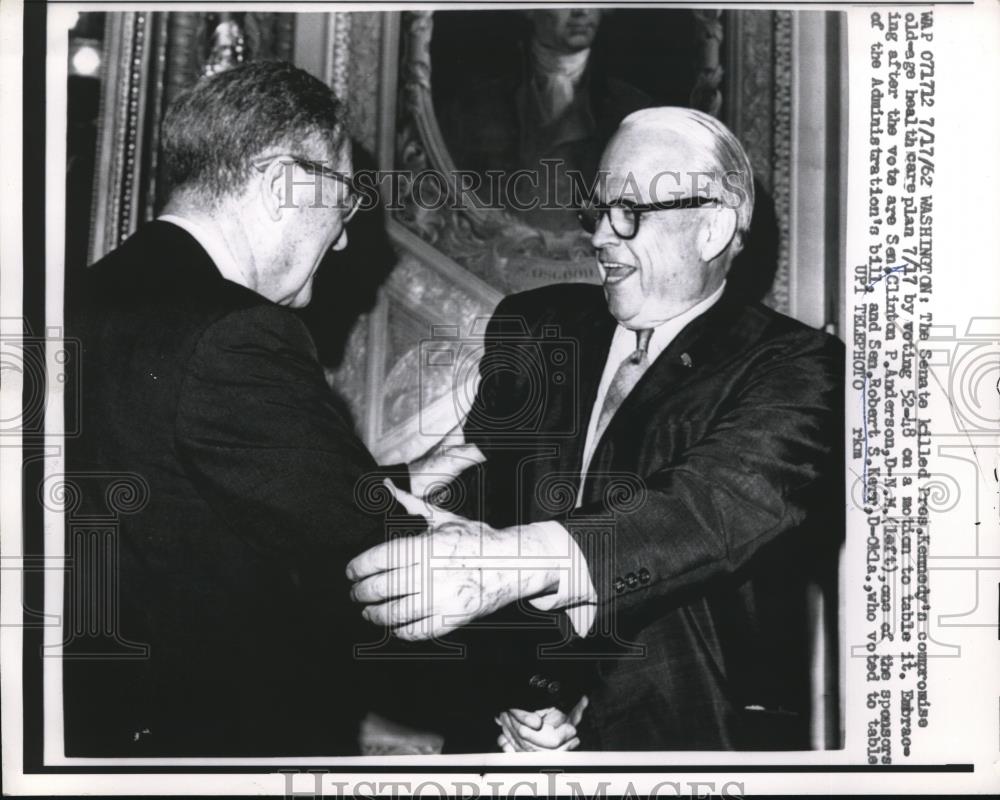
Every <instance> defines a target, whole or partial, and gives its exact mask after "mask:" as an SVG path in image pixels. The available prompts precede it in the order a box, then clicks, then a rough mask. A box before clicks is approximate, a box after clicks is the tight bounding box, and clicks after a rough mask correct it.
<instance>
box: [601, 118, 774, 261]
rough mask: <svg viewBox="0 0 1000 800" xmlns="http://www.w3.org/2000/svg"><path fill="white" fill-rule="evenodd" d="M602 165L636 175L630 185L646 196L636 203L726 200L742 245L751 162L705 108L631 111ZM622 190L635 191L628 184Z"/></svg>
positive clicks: (750, 208) (611, 170) (749, 213)
mask: <svg viewBox="0 0 1000 800" xmlns="http://www.w3.org/2000/svg"><path fill="white" fill-rule="evenodd" d="M601 169H602V170H606V171H607V172H608V173H609V174H610V175H612V176H614V175H618V176H631V178H632V180H631V181H626V183H635V184H636V185H637V187H638V190H639V195H640V196H639V197H631V198H630V199H633V200H634V201H635V202H657V201H664V200H670V199H675V198H679V197H687V196H692V195H701V196H705V197H715V198H717V199H720V200H722V201H723V203H724V204H725V205H726V206H727V207H729V208H733V209H734V210H735V212H736V220H737V222H736V228H737V237H736V238H737V241H736V245H737V246H739V245H741V244H742V239H743V237H745V236H746V233H747V231H748V230H749V229H750V218H751V216H752V214H753V204H754V190H753V170H752V169H751V167H750V160H749V158H748V157H747V154H746V151H745V150H744V149H743V146H742V145H741V144H740V143H739V141H738V140H737V139H736V137H735V136H734V135H733V133H732V131H730V130H729V128H727V127H726V126H725V125H723V124H722V123H721V122H719V120H717V119H716V118H715V117H712V116H710V115H708V114H705V113H703V112H701V111H696V110H695V109H691V108H680V107H676V106H664V107H661V108H646V109H642V110H641V111H636V112H635V113H633V114H630V115H629V116H627V117H626V118H625V119H624V120H623V121H622V123H621V125H620V127H619V128H618V130H617V131H616V132H615V134H614V136H613V137H612V139H611V142H610V143H609V144H608V147H607V149H606V150H605V153H604V158H603V159H602V161H601ZM614 188H617V187H614ZM622 189H623V190H624V191H626V192H630V191H635V190H634V189H633V188H632V187H631V186H628V185H623V186H622ZM625 196H626V197H628V194H626V195H625Z"/></svg>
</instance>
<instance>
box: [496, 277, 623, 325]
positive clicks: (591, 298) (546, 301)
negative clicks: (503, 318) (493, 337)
mask: <svg viewBox="0 0 1000 800" xmlns="http://www.w3.org/2000/svg"><path fill="white" fill-rule="evenodd" d="M604 307H606V304H605V299H604V290H603V289H602V288H601V287H600V286H596V285H594V284H590V283H556V284H551V285H549V286H540V287H538V288H537V289H529V290H528V291H525V292H518V293H517V294H512V295H508V296H507V297H505V298H504V299H503V300H501V301H500V304H499V305H498V306H497V310H496V312H494V313H495V314H521V315H524V316H525V317H527V318H529V319H536V318H537V319H544V318H559V319H564V318H572V317H574V316H575V315H576V314H575V312H581V313H583V312H590V311H593V310H594V309H602V308H604Z"/></svg>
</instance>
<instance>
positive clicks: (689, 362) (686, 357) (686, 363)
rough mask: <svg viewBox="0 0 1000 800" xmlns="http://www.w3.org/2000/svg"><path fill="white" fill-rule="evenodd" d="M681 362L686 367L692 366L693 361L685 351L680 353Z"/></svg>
mask: <svg viewBox="0 0 1000 800" xmlns="http://www.w3.org/2000/svg"><path fill="white" fill-rule="evenodd" d="M681 363H682V364H683V365H684V366H685V367H687V368H688V369H691V367H693V366H694V361H692V360H691V356H689V355H688V354H687V353H681Z"/></svg>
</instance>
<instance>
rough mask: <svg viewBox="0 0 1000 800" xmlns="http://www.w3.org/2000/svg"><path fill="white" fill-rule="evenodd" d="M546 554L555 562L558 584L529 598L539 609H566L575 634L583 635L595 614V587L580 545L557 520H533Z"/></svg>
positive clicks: (592, 621)
mask: <svg viewBox="0 0 1000 800" xmlns="http://www.w3.org/2000/svg"><path fill="white" fill-rule="evenodd" d="M533 525H534V526H535V527H536V528H537V530H538V532H539V534H540V535H539V538H540V539H541V540H543V541H544V542H545V543H546V551H547V555H548V556H549V557H550V558H552V560H553V562H554V563H556V564H557V569H558V571H559V585H558V587H557V588H556V590H555V591H554V592H551V593H550V594H544V595H541V596H540V597H535V598H532V599H531V600H529V601H528V602H529V603H531V605H532V606H534V607H535V608H537V609H538V610H539V611H553V610H556V609H560V610H563V611H565V612H566V615H567V616H568V617H569V620H570V622H571V623H572V624H573V629H574V630H575V631H576V633H577V635H578V636H586V635H587V633H588V632H589V631H590V629H591V627H593V624H594V618H595V616H596V614H597V590H596V589H595V588H594V583H593V581H592V580H591V578H590V568H589V567H588V566H587V559H586V558H585V557H584V555H583V551H582V550H580V547H579V545H577V543H576V541H575V540H574V539H573V537H572V536H570V535H569V531H567V530H566V529H565V528H564V527H563V526H562V525H560V524H559V523H558V522H554V521H550V522H536V523H533Z"/></svg>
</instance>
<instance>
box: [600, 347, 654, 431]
mask: <svg viewBox="0 0 1000 800" xmlns="http://www.w3.org/2000/svg"><path fill="white" fill-rule="evenodd" d="M652 335H653V330H652V329H651V328H650V329H648V330H643V331H636V332H635V350H634V351H633V352H632V353H630V354H629V355H628V356H627V357H626V358H625V360H624V361H622V363H621V366H619V367H618V371H617V372H616V373H615V377H614V378H612V379H611V385H610V386H609V387H608V393H607V394H606V395H605V396H604V405H603V406H601V415H600V416H599V417H598V418H597V428H596V429H595V430H594V442H595V443H596V442H598V441H600V438H601V436H602V435H603V434H604V429H605V428H607V427H608V423H609V422H611V418H612V417H613V416H614V415H615V412H616V411H617V410H618V407H619V406H620V405H621V404H622V402H623V401H624V400H625V398H626V397H628V395H629V392H631V391H632V389H634V388H635V385H636V384H637V383H638V382H639V378H641V377H642V373H644V372H645V371H646V370H647V369H648V368H649V356H648V355H647V354H646V350H648V349H649V339H650V337H651V336H652Z"/></svg>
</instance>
